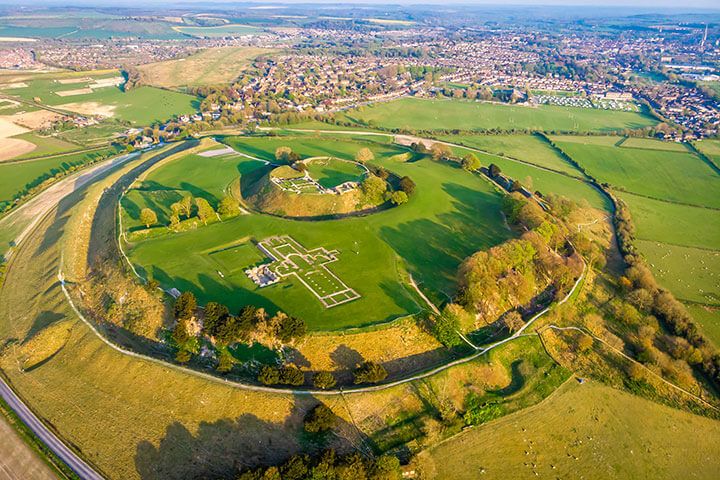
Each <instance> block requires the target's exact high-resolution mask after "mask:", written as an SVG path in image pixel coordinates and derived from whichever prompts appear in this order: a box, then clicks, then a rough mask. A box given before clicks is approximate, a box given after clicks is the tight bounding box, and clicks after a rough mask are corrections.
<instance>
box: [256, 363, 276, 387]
mask: <svg viewBox="0 0 720 480" xmlns="http://www.w3.org/2000/svg"><path fill="white" fill-rule="evenodd" d="M258 381H260V383H262V384H264V385H277V384H278V383H280V369H279V368H277V367H273V366H271V365H264V366H263V367H262V368H261V369H260V374H259V375H258Z"/></svg>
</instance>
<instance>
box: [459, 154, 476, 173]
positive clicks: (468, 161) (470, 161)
mask: <svg viewBox="0 0 720 480" xmlns="http://www.w3.org/2000/svg"><path fill="white" fill-rule="evenodd" d="M462 168H464V169H465V170H467V171H468V172H473V171H475V170H477V169H479V168H480V160H479V159H478V158H477V157H476V156H475V154H474V153H468V154H467V155H465V156H464V157H463V159H462Z"/></svg>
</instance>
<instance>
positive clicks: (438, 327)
mask: <svg viewBox="0 0 720 480" xmlns="http://www.w3.org/2000/svg"><path fill="white" fill-rule="evenodd" d="M430 323H431V326H432V332H433V335H434V336H435V338H437V340H438V341H439V342H440V343H442V344H443V345H445V346H446V347H447V348H452V347H456V346H458V345H461V344H462V338H460V334H459V333H458V332H459V330H460V323H459V321H458V319H457V317H456V316H454V315H438V316H433V317H432V318H431V319H430Z"/></svg>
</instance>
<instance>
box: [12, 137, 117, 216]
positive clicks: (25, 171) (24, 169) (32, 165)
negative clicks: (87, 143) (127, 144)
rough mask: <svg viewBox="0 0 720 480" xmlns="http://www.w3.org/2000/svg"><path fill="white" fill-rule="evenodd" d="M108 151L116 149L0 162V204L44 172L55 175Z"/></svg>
mask: <svg viewBox="0 0 720 480" xmlns="http://www.w3.org/2000/svg"><path fill="white" fill-rule="evenodd" d="M110 152H117V149H116V148H115V147H107V148H104V149H99V150H93V151H91V152H84V153H69V154H67V155H58V156H54V157H49V158H44V159H38V160H24V161H22V162H14V163H7V162H6V163H0V205H2V204H3V203H4V202H9V201H11V200H12V198H13V196H14V195H15V194H16V193H18V192H20V191H22V190H23V189H24V188H25V186H26V185H27V184H29V183H33V182H34V181H36V180H37V179H39V178H41V177H43V176H44V175H46V174H48V175H55V174H56V173H60V172H62V171H64V170H67V169H68V168H69V167H70V166H72V165H79V164H83V163H87V162H89V161H91V160H92V159H93V158H97V157H98V155H100V154H103V153H110Z"/></svg>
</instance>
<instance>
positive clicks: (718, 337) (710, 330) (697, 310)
mask: <svg viewBox="0 0 720 480" xmlns="http://www.w3.org/2000/svg"><path fill="white" fill-rule="evenodd" d="M685 306H686V307H687V309H688V311H689V312H690V314H691V315H692V316H693V318H694V319H695V320H697V321H698V322H699V324H700V328H701V329H702V332H703V333H704V334H705V335H707V337H708V338H709V339H710V340H711V341H713V342H714V343H715V345H720V308H715V307H708V306H706V305H698V304H693V303H689V304H686V305H685Z"/></svg>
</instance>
